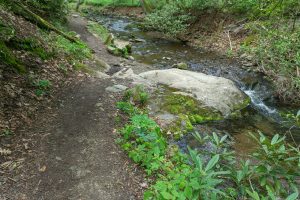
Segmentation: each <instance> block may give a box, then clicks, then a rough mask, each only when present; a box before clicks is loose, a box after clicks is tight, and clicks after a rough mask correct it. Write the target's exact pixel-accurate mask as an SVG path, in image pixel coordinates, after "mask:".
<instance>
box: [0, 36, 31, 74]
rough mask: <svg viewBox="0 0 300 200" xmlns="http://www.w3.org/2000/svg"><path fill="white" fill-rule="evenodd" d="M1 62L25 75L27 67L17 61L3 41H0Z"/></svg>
mask: <svg viewBox="0 0 300 200" xmlns="http://www.w3.org/2000/svg"><path fill="white" fill-rule="evenodd" d="M0 60H1V62H3V63H4V64H5V65H7V66H8V67H12V68H13V69H14V70H16V71H17V72H19V73H24V72H25V71H26V69H25V67H24V66H23V64H22V63H21V61H19V59H17V58H16V57H15V56H14V54H13V53H12V51H11V50H10V49H9V48H8V47H7V46H6V44H5V43H4V42H3V41H0Z"/></svg>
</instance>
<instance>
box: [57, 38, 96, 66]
mask: <svg viewBox="0 0 300 200" xmlns="http://www.w3.org/2000/svg"><path fill="white" fill-rule="evenodd" d="M70 34H71V35H74V33H72V32H70ZM54 40H55V44H56V46H57V47H58V48H59V49H61V50H63V51H62V52H63V53H66V54H67V55H68V56H69V57H70V58H71V59H72V60H74V59H75V60H79V61H81V60H83V59H87V58H91V57H92V52H91V50H90V49H89V48H88V47H87V45H86V44H84V43H83V42H79V43H72V42H70V41H69V40H67V39H65V38H64V37H62V36H55V38H54Z"/></svg>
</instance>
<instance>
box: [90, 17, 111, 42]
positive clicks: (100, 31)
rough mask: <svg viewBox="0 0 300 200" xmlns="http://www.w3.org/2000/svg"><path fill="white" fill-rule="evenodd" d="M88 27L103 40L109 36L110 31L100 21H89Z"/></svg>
mask: <svg viewBox="0 0 300 200" xmlns="http://www.w3.org/2000/svg"><path fill="white" fill-rule="evenodd" d="M87 28H88V30H89V31H90V32H91V33H94V34H96V35H98V36H99V37H100V38H101V40H102V42H105V41H106V40H107V38H108V37H109V31H108V30H107V29H106V28H105V27H104V26H102V25H101V24H99V23H96V22H91V21H89V23H88V25H87Z"/></svg>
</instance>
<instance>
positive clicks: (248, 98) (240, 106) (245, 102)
mask: <svg viewBox="0 0 300 200" xmlns="http://www.w3.org/2000/svg"><path fill="white" fill-rule="evenodd" d="M250 103H251V99H250V97H248V96H247V97H246V98H245V100H244V101H243V102H242V103H240V104H238V105H236V106H234V107H233V110H234V112H233V113H235V112H237V111H240V110H242V109H244V108H246V107H247V106H248V105H249V104H250Z"/></svg>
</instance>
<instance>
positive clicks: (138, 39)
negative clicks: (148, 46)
mask: <svg viewBox="0 0 300 200" xmlns="http://www.w3.org/2000/svg"><path fill="white" fill-rule="evenodd" d="M132 41H133V42H146V40H144V39H141V38H136V39H133V40H132Z"/></svg>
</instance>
